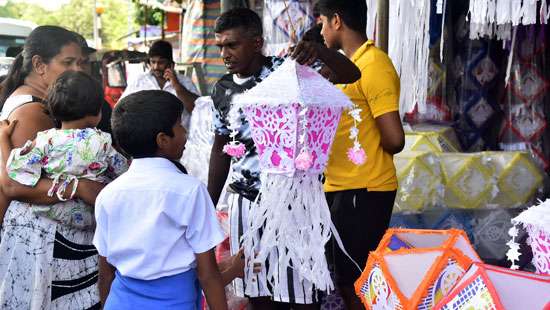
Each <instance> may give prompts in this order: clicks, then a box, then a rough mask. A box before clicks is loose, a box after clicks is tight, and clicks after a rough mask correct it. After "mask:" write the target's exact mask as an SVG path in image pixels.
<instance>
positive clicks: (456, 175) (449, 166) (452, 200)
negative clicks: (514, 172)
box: [439, 153, 498, 209]
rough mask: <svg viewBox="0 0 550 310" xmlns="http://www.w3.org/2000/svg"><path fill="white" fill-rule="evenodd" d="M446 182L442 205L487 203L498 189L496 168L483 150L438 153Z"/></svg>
mask: <svg viewBox="0 0 550 310" xmlns="http://www.w3.org/2000/svg"><path fill="white" fill-rule="evenodd" d="M439 161H440V163H441V172H442V174H443V184H444V186H445V189H444V194H443V205H445V206H446V207H448V208H459V209H462V208H465V209H478V208H482V207H485V206H486V205H487V202H488V201H490V200H491V199H492V198H493V197H494V196H495V195H496V193H497V192H498V188H497V187H496V179H495V177H494V175H495V172H494V168H493V167H491V166H490V165H488V163H487V162H486V160H485V159H484V158H483V155H482V154H480V153H472V154H469V153H441V154H439Z"/></svg>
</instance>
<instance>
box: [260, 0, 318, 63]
mask: <svg viewBox="0 0 550 310" xmlns="http://www.w3.org/2000/svg"><path fill="white" fill-rule="evenodd" d="M314 23H315V20H314V19H313V7H312V5H311V1H307V0H265V1H264V8H263V26H264V38H265V46H264V53H265V54H266V55H275V56H284V55H285V54H286V53H287V52H288V43H289V42H292V43H297V42H298V41H299V40H300V38H302V36H303V35H304V33H305V32H306V31H308V30H309V29H310V28H311V27H312V26H313V25H314ZM293 32H294V33H295V36H296V37H295V38H293V36H294V34H293Z"/></svg>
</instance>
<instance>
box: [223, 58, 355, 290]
mask: <svg viewBox="0 0 550 310" xmlns="http://www.w3.org/2000/svg"><path fill="white" fill-rule="evenodd" d="M232 105H233V107H232V110H231V111H230V115H232V116H231V119H232V120H238V119H239V117H238V114H237V113H235V111H236V109H240V110H242V111H243V112H244V114H245V116H246V119H247V121H248V123H249V124H250V129H251V133H252V139H253V140H254V144H255V146H256V149H257V151H258V155H259V160H260V163H259V164H260V168H261V176H260V178H261V188H260V192H259V198H258V200H257V201H256V203H255V204H254V206H252V208H251V210H250V214H249V222H248V223H247V225H248V230H247V232H246V233H245V234H244V236H243V247H244V253H245V257H246V261H247V263H246V264H247V266H246V268H245V278H244V281H245V282H246V284H247V285H246V293H247V294H249V295H253V296H254V295H255V294H256V293H257V289H258V284H257V283H255V282H254V281H256V277H255V275H254V274H253V265H254V263H255V262H260V263H262V264H264V266H266V269H267V271H266V276H267V281H268V284H269V285H268V287H270V288H271V293H272V294H273V295H276V294H280V293H282V292H284V290H285V286H286V282H285V283H281V285H280V284H279V277H278V272H279V270H287V268H293V269H294V270H295V271H296V272H298V273H299V276H300V278H301V279H303V280H304V281H307V283H308V284H307V285H314V286H315V288H317V289H320V290H324V291H330V290H332V289H333V288H334V285H333V283H332V280H331V277H330V273H329V270H328V266H327V262H326V259H325V253H324V249H325V244H326V243H327V242H328V241H329V240H330V238H331V236H332V235H333V234H334V235H335V237H336V238H338V234H337V232H336V231H335V229H333V227H334V226H333V224H332V222H331V218H330V211H329V209H328V205H327V202H326V199H325V196H324V192H323V188H322V184H321V182H320V181H319V175H320V174H321V173H322V172H323V171H324V169H325V166H326V163H327V161H328V157H329V153H330V149H331V145H332V142H333V140H334V136H335V134H336V129H337V127H338V123H339V121H340V116H341V114H342V112H343V110H344V109H346V108H351V106H352V105H353V104H352V103H351V101H350V100H349V99H348V97H347V96H346V95H344V93H342V91H340V90H339V89H338V88H336V87H334V85H332V84H331V83H330V82H328V81H327V80H326V79H324V78H323V77H322V76H321V75H319V74H318V73H317V72H315V71H314V70H313V69H311V68H309V67H306V66H301V65H298V64H297V63H296V62H295V61H293V60H286V61H285V62H284V63H283V64H282V65H281V66H280V67H279V68H278V69H277V70H276V71H274V72H273V73H271V75H269V77H267V78H266V79H265V80H264V81H262V82H261V83H259V84H258V85H257V86H256V87H254V88H252V89H251V90H249V91H248V92H246V93H244V94H241V95H236V96H235V97H234V99H233V102H232ZM231 127H233V128H237V127H238V126H233V125H231ZM342 160H346V159H345V158H343V159H342ZM260 232H261V233H260ZM338 239H339V238H338Z"/></svg>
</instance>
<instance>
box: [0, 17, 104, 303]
mask: <svg viewBox="0 0 550 310" xmlns="http://www.w3.org/2000/svg"><path fill="white" fill-rule="evenodd" d="M81 59H82V51H81V47H80V45H79V41H78V38H77V37H76V36H75V35H74V34H73V33H72V32H70V31H68V30H66V29H63V28H60V27H55V26H40V27H37V28H36V29H35V30H34V31H33V32H32V33H31V34H30V36H29V37H28V38H27V40H26V43H25V47H24V49H23V52H22V53H21V54H19V55H18V56H17V58H16V59H15V61H14V64H13V66H12V68H11V70H10V72H9V73H8V76H7V78H6V80H5V81H4V84H3V86H4V87H3V92H2V94H1V95H0V105H1V106H2V114H1V116H0V119H2V120H3V122H2V123H3V126H2V130H0V132H1V133H0V141H2V145H3V147H2V151H3V152H2V153H3V154H2V161H1V162H0V167H1V168H0V169H2V173H1V174H0V181H1V187H2V191H1V192H0V217H2V216H3V217H4V218H3V222H2V231H1V234H0V236H1V243H0V308H2V309H99V308H100V304H99V295H98V290H97V275H98V267H97V266H98V257H97V251H96V249H95V248H94V246H93V245H92V239H93V234H94V228H93V225H94V223H93V213H92V218H91V219H89V220H87V218H86V216H87V215H89V214H88V213H86V212H89V210H90V209H91V207H89V209H88V211H86V208H85V207H84V206H85V205H86V204H85V203H87V206H91V205H93V204H94V202H95V198H96V196H97V194H98V193H99V191H100V190H101V188H102V187H103V185H102V184H101V183H99V182H96V181H92V180H89V178H88V179H85V178H79V177H80V176H74V175H73V177H71V178H70V182H66V177H67V175H65V174H63V173H62V172H63V171H58V172H59V173H58V175H61V177H60V178H57V179H55V178H54V180H52V179H50V178H53V176H54V175H50V174H48V175H46V176H45V177H42V178H41V177H40V171H45V172H48V170H47V169H46V168H47V167H46V165H48V157H47V156H43V157H42V158H41V159H40V161H39V162H38V163H37V162H33V163H34V164H39V165H38V166H37V167H38V168H37V169H38V170H36V167H35V170H34V172H35V175H34V179H33V181H32V182H31V184H30V185H31V186H27V185H24V184H21V183H19V182H18V181H21V180H20V179H18V178H17V174H18V173H20V172H21V171H24V172H25V173H28V172H29V171H28V170H27V169H26V167H24V166H25V165H21V166H20V167H18V168H17V169H22V170H18V171H17V173H10V175H9V176H8V173H7V171H6V169H5V168H6V164H7V163H8V158H7V157H8V156H10V154H9V153H10V152H9V150H10V147H11V146H13V147H15V148H19V149H14V152H12V154H11V156H10V159H11V161H12V162H11V164H14V161H15V159H14V158H15V157H16V156H14V153H18V155H21V156H25V155H26V154H27V153H28V152H33V151H36V148H38V147H39V146H40V145H41V143H40V142H39V137H40V136H41V135H40V134H39V132H42V131H46V132H50V130H49V129H53V128H54V127H55V121H54V117H55V115H53V116H52V115H51V114H52V113H51V109H48V108H47V107H46V104H45V103H44V100H45V99H46V98H47V91H48V88H49V87H50V86H51V85H52V84H53V83H54V82H55V81H56V79H57V78H58V77H59V76H60V75H61V74H62V73H63V72H65V71H69V70H71V71H80V61H81ZM80 86H81V88H84V89H86V87H89V85H88V86H84V87H82V85H80ZM59 88H60V89H63V88H64V86H60V87H59ZM95 90H98V89H97V88H96V89H95ZM99 90H100V88H99ZM65 91H67V93H71V91H69V90H65ZM72 93H74V92H72ZM64 102H65V103H66V104H68V103H72V101H70V100H65V101H64ZM48 110H49V111H48ZM73 112H74V111H73ZM80 112H82V111H80ZM80 112H79V113H80ZM71 113H72V112H71ZM82 113H84V114H83V115H80V116H84V117H85V118H86V117H87V118H86V121H80V122H76V123H75V121H76V119H72V118H61V119H59V118H58V117H55V118H56V120H57V121H63V120H64V121H66V122H68V123H67V124H63V126H64V127H62V128H65V129H69V130H79V129H80V127H95V125H94V121H95V119H94V117H95V118H98V117H100V113H99V112H97V113H95V114H96V115H91V114H94V112H93V111H92V112H90V111H89V110H86V112H82ZM77 114H78V113H77ZM6 120H7V121H6ZM7 124H9V125H7ZM83 130H84V129H83ZM86 132H88V131H86ZM89 132H91V131H89ZM37 134H38V135H37ZM42 136H43V137H44V135H42ZM35 139H36V141H34V142H29V143H27V141H33V140H35ZM58 142H59V141H58ZM108 142H109V143H107V142H105V143H106V147H110V145H109V144H110V141H108ZM25 144H27V145H26V147H25V148H22V147H23V146H24V145H25ZM42 144H44V143H42ZM45 144H46V145H48V142H47V143H45ZM6 146H8V147H7V148H6ZM42 146H44V145H42ZM42 151H44V150H42ZM49 151H51V150H49ZM95 155H97V154H94V156H95ZM68 160H69V159H67V161H68ZM71 160H72V159H71ZM60 162H62V161H60ZM27 163H30V161H29V160H27ZM50 164H51V162H50ZM62 168H65V167H60V169H61V170H63V169H62ZM14 171H15V170H14ZM50 172H53V171H50ZM36 174H38V175H36ZM48 177H50V178H48ZM22 183H25V182H22ZM32 185H34V186H32ZM48 192H49V193H48ZM69 198H74V200H71V201H69V202H68V203H69V204H68V205H67V206H71V207H70V208H71V209H78V208H74V207H78V206H81V207H83V208H82V210H83V211H82V212H81V213H80V217H79V216H77V215H78V214H79V213H78V212H73V213H72V214H68V215H67V214H65V215H63V214H62V213H63V212H64V211H67V210H64V209H63V208H53V207H52V208H49V207H48V205H56V204H58V203H60V201H65V200H68V199H69ZM84 202H85V203H84ZM8 205H9V207H8ZM68 208H69V207H67V209H68ZM54 210H57V211H60V212H61V214H60V213H55V212H53V211H54ZM41 212H42V213H41ZM4 213H5V215H4ZM69 213H71V212H69ZM66 216H69V221H68V222H64V221H63V220H64V217H66ZM71 216H72V217H71ZM65 219H67V218H65Z"/></svg>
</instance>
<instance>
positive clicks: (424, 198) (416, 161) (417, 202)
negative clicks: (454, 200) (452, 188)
mask: <svg viewBox="0 0 550 310" xmlns="http://www.w3.org/2000/svg"><path fill="white" fill-rule="evenodd" d="M393 162H394V164H395V169H396V174H397V180H398V184H399V188H398V190H397V195H396V197H395V204H394V210H395V212H419V211H423V210H425V209H427V208H433V207H434V206H435V205H437V204H438V203H440V196H441V195H440V193H441V190H442V185H441V184H442V181H441V172H440V171H439V163H438V158H437V156H435V155H434V154H431V153H428V152H401V153H399V154H396V155H395V156H394V158H393Z"/></svg>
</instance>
